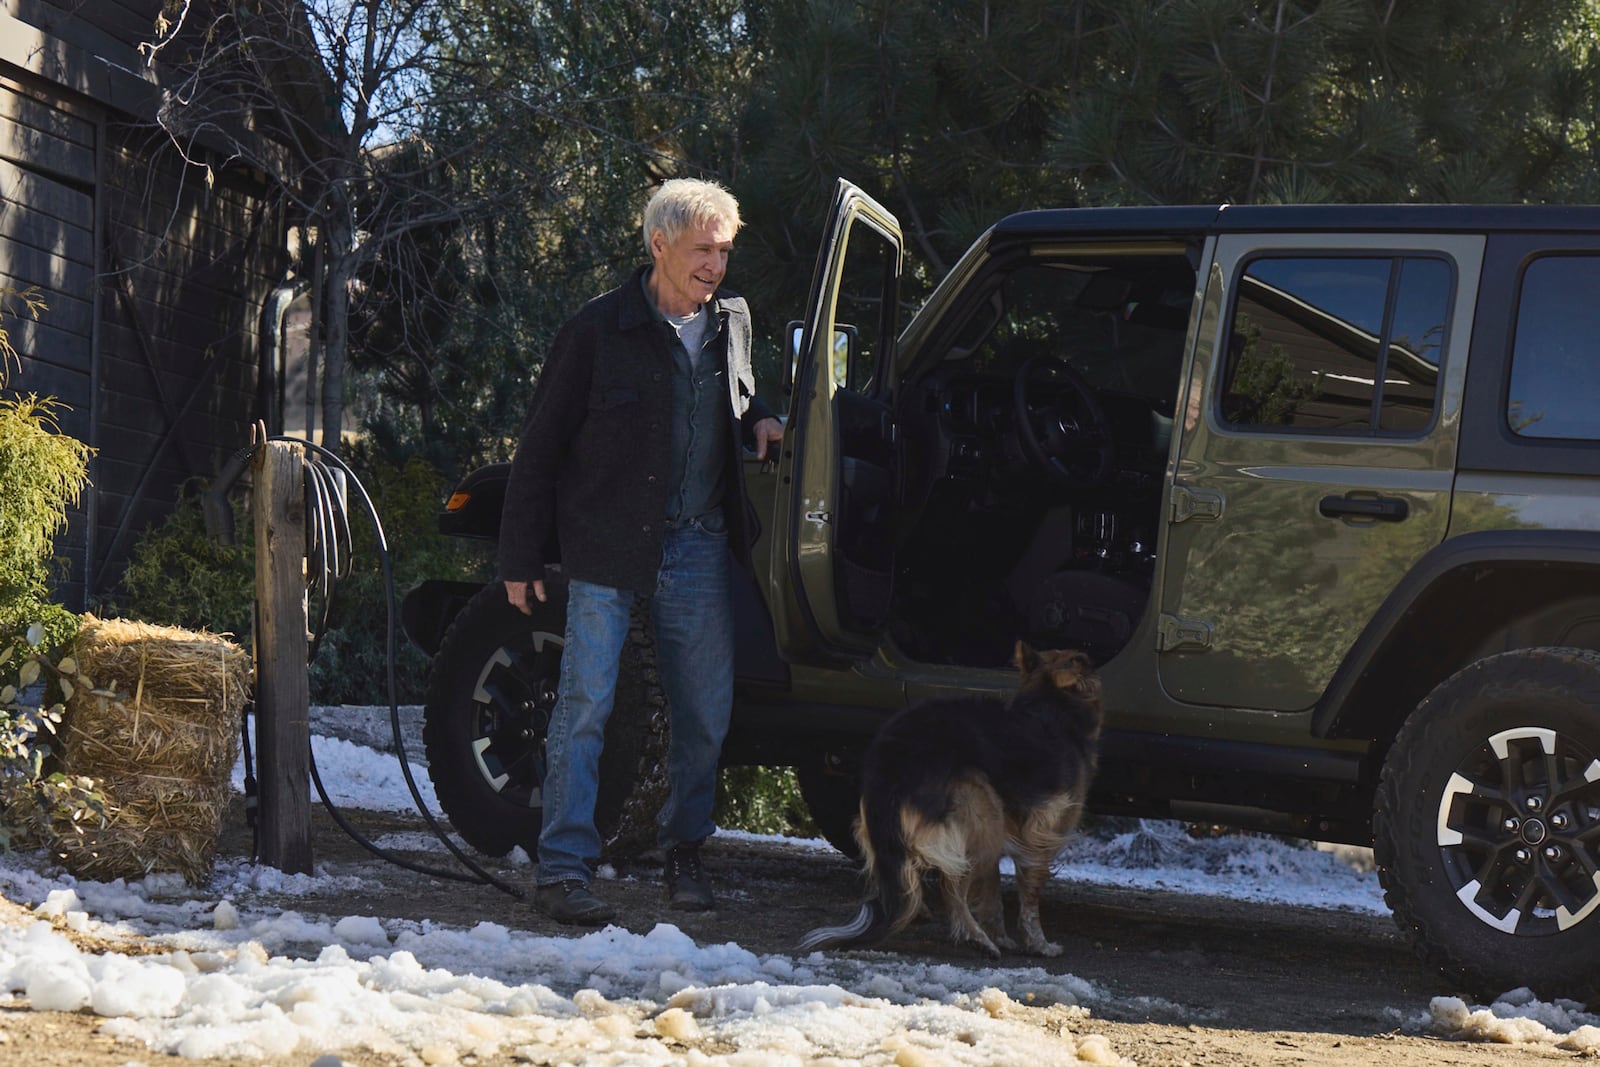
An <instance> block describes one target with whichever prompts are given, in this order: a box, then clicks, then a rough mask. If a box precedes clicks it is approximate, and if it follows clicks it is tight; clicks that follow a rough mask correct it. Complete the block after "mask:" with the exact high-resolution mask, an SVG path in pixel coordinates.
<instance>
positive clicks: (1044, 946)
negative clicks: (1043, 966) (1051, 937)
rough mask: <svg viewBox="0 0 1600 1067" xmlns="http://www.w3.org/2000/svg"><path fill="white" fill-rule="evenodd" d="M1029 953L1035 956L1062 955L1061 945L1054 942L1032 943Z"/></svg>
mask: <svg viewBox="0 0 1600 1067" xmlns="http://www.w3.org/2000/svg"><path fill="white" fill-rule="evenodd" d="M1028 952H1029V953H1031V954H1032V955H1035V956H1052V957H1054V956H1059V955H1061V953H1062V948H1061V946H1060V945H1058V944H1056V943H1055V942H1054V941H1030V942H1028Z"/></svg>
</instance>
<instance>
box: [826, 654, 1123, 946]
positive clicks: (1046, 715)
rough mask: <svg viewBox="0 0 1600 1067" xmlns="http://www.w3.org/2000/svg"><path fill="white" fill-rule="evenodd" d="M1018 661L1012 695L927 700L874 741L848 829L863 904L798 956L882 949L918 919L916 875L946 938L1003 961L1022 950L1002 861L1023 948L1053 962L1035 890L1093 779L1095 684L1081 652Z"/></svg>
mask: <svg viewBox="0 0 1600 1067" xmlns="http://www.w3.org/2000/svg"><path fill="white" fill-rule="evenodd" d="M1015 662H1016V665H1017V668H1018V669H1019V670H1020V671H1021V672H1022V685H1021V688H1020V689H1018V690H1017V692H1016V693H1015V694H1014V695H1013V696H1012V697H1011V699H1010V700H1008V701H1001V700H999V699H982V698H972V699H948V700H932V701H928V702H925V703H922V704H918V705H916V706H913V707H910V708H907V709H906V710H905V711H902V712H900V713H899V714H898V715H896V716H894V717H893V718H891V719H890V720H889V721H888V722H887V723H885V724H884V726H883V728H882V729H881V730H880V731H879V732H878V735H877V737H876V738H874V739H873V742H872V745H871V747H869V748H868V750H867V754H866V758H865V761H864V764H863V767H862V779H861V814H860V818H859V819H858V820H857V822H856V827H855V834H856V841H857V843H859V844H860V846H861V854H862V857H863V858H864V860H865V866H866V877H867V886H868V893H869V896H868V899H867V901H866V902H865V903H864V904H862V906H861V910H860V911H859V912H857V914H856V917H855V918H854V919H853V920H852V921H851V922H849V923H847V924H846V925H843V926H825V927H820V928H818V929H816V930H812V931H811V932H810V933H808V934H807V935H806V936H805V937H804V938H803V939H802V940H801V942H800V945H799V946H798V947H799V951H801V952H809V951H811V950H813V949H818V948H829V947H842V946H858V947H859V946H865V945H873V944H877V943H878V942H880V941H882V940H883V939H884V938H885V937H887V936H888V935H889V934H891V933H894V932H895V931H898V930H900V929H901V928H903V927H904V926H905V925H906V924H907V923H909V922H910V921H911V920H912V919H913V918H915V917H916V916H917V914H918V913H919V912H921V911H922V910H923V908H924V905H923V901H922V893H923V879H924V876H925V875H928V874H937V876H938V881H939V885H940V893H941V896H942V897H943V902H944V908H945V912H946V914H947V916H948V918H949V923H950V936H951V940H953V941H954V942H956V943H957V944H962V943H964V942H971V943H973V944H975V945H976V946H977V947H978V948H980V949H981V950H982V951H984V952H986V953H988V954H989V955H990V956H999V955H1000V950H1001V948H1002V947H1004V948H1008V949H1014V948H1016V947H1017V945H1016V942H1014V941H1013V940H1012V939H1011V938H1010V937H1008V936H1007V935H1006V930H1005V921H1004V915H1003V909H1002V905H1001V901H1000V868H999V863H1000V857H1001V856H1002V855H1009V856H1010V857H1011V858H1012V861H1013V862H1014V863H1015V865H1016V869H1017V898H1018V916H1017V918H1018V926H1019V930H1020V933H1021V935H1022V947H1023V949H1024V950H1025V951H1027V952H1030V953H1033V954H1035V955H1040V956H1056V955H1059V954H1060V953H1061V946H1060V945H1058V944H1054V943H1052V942H1050V941H1048V940H1046V938H1045V936H1044V931H1043V929H1042V928H1041V927H1040V925H1039V895H1040V893H1041V891H1042V890H1043V888H1044V883H1045V881H1046V880H1047V879H1048V878H1049V876H1050V866H1051V864H1052V863H1053V862H1054V861H1055V858H1056V856H1057V855H1058V854H1059V853H1060V851H1061V848H1062V846H1063V845H1065V844H1066V841H1067V838H1068V837H1069V836H1070V835H1071V834H1072V831H1073V830H1074V829H1075V828H1076V827H1077V825H1078V817H1079V816H1080V814H1081V813H1082V810H1083V802H1084V798H1085V796H1086V795H1087V794H1088V790H1089V782H1090V779H1091V778H1092V777H1093V775H1094V769H1095V756H1096V745H1097V742H1098V740H1099V736H1100V722H1101V706H1100V680H1099V678H1098V677H1096V675H1095V674H1094V671H1093V668H1092V665H1091V663H1090V661H1089V658H1088V657H1087V656H1086V655H1084V654H1083V653H1082V652H1075V651H1055V652H1035V651H1034V650H1033V649H1031V648H1029V647H1028V646H1027V645H1026V644H1025V643H1023V642H1021V641H1018V642H1017V646H1016V655H1015ZM974 912H976V914H974Z"/></svg>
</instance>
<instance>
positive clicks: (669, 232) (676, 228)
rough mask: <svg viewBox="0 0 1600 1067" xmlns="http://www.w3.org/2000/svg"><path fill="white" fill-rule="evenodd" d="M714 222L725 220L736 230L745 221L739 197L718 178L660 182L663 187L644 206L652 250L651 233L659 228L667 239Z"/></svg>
mask: <svg viewBox="0 0 1600 1067" xmlns="http://www.w3.org/2000/svg"><path fill="white" fill-rule="evenodd" d="M713 222H726V223H727V224H728V225H729V226H730V227H732V229H733V232H734V233H736V234H737V233H738V232H739V227H740V226H743V225H744V220H743V219H741V218H739V201H737V200H735V199H734V198H733V194H732V193H730V192H728V190H726V189H724V188H723V187H722V186H720V185H718V184H717V183H716V182H708V181H703V180H702V179H700V178H673V179H672V180H671V181H666V182H662V183H661V188H659V189H657V190H656V191H655V194H654V195H653V196H651V197H650V202H649V203H648V204H646V205H645V206H644V247H645V251H646V252H648V251H649V250H650V235H651V234H652V233H654V232H655V231H656V230H660V231H661V235H662V236H663V237H665V238H666V239H667V242H668V243H669V244H670V243H671V242H673V241H675V240H677V238H678V235H679V234H681V233H683V231H685V230H687V229H689V228H690V227H695V226H706V225H709V224H710V223H713Z"/></svg>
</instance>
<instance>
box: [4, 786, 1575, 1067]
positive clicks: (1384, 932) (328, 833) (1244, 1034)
mask: <svg viewBox="0 0 1600 1067" xmlns="http://www.w3.org/2000/svg"><path fill="white" fill-rule="evenodd" d="M316 815H317V823H316V827H317V828H316V836H315V838H314V851H315V856H316V861H317V863H318V864H319V865H322V864H327V865H329V867H330V868H331V869H333V870H335V871H336V872H338V873H357V871H356V869H355V868H356V865H361V867H362V871H361V872H360V873H365V874H366V875H367V876H369V877H372V878H381V879H382V882H383V884H384V886H385V887H386V889H385V891H384V892H382V893H381V894H377V893H375V894H371V895H368V896H365V897H363V898H361V899H358V900H352V899H350V898H349V897H348V896H347V895H340V896H336V897H335V896H330V897H329V898H327V899H318V898H316V897H315V896H310V897H308V896H297V897H295V898H294V899H293V901H292V902H291V901H285V906H286V907H292V908H294V909H296V910H298V911H300V912H301V913H302V914H310V913H317V912H321V913H324V914H329V915H343V914H352V913H354V914H362V915H374V916H383V917H388V916H393V917H407V918H415V919H421V918H431V919H433V920H435V921H437V922H443V923H451V924H462V925H470V924H472V923H475V922H478V921H480V920H491V921H494V922H497V923H501V924H504V925H506V926H510V927H515V928H521V929H526V930H532V931H535V932H540V933H545V932H547V933H549V934H552V935H556V934H569V933H573V931H571V930H569V929H567V928H564V927H560V926H557V925H556V924H554V923H551V922H550V921H548V920H546V919H545V918H544V917H542V916H540V915H539V914H537V913H536V912H535V911H534V910H533V909H532V907H531V906H530V905H529V904H528V903H526V902H524V901H519V900H516V899H514V898H512V897H511V896H508V895H506V894H504V893H502V892H500V891H498V890H496V889H494V888H490V887H484V886H475V885H457V884H452V883H446V882H442V881H439V880H436V879H434V878H431V877H428V876H425V875H420V874H414V873H410V872H406V871H403V870H400V869H398V868H394V867H390V866H388V865H385V864H382V863H381V861H378V860H375V859H372V858H371V857H370V856H368V854H367V853H365V852H364V851H362V850H361V849H360V848H359V847H357V846H356V845H355V844H354V843H352V842H351V841H350V840H349V839H348V838H347V837H346V836H345V835H344V834H343V833H342V832H341V831H339V830H338V829H337V828H336V827H335V826H334V825H333V824H332V823H331V822H329V821H328V820H327V819H326V817H325V816H324V815H323V814H322V812H321V809H320V808H318V809H317V811H316ZM353 818H354V819H355V820H356V822H357V825H358V826H360V827H361V829H362V830H363V831H364V832H366V833H368V834H370V835H374V836H375V835H378V834H382V833H385V832H390V831H398V830H413V829H416V828H417V827H418V825H419V822H418V821H417V820H412V819H409V818H406V817H400V816H393V817H391V816H374V815H370V814H367V813H357V814H356V815H354V816H353ZM248 846H249V842H248V836H247V835H246V833H245V832H244V829H243V826H242V820H241V819H237V818H230V820H229V828H228V831H227V835H226V837H225V839H224V842H223V846H222V848H223V852H224V853H225V854H232V855H244V854H247V853H248ZM426 859H427V860H428V862H432V863H439V862H440V860H439V858H438V857H437V856H430V857H426ZM705 861H706V867H707V870H708V873H709V874H710V875H711V876H712V878H713V880H714V882H715V884H716V885H717V887H718V889H719V893H720V906H719V908H718V909H717V910H716V911H714V912H710V913H705V914H698V915H697V914H684V913H675V912H670V911H668V910H667V908H666V907H665V900H664V895H663V891H662V889H661V887H660V884H659V877H660V867H659V863H655V862H651V860H650V859H649V858H646V859H643V860H640V861H637V862H635V863H631V864H627V865H623V866H621V867H619V868H618V870H617V877H616V879H614V880H610V881H604V882H601V883H599V884H598V885H597V889H599V890H600V891H601V892H602V893H603V895H604V896H605V897H606V898H607V899H608V900H610V901H612V902H613V903H614V904H615V905H616V906H617V907H618V909H619V917H620V921H621V924H622V925H624V926H626V927H628V928H629V929H631V930H634V931H638V932H644V931H647V930H649V929H650V928H652V927H653V926H654V925H655V924H656V923H657V922H661V921H667V922H672V923H674V924H675V925H677V926H678V927H679V928H680V929H682V930H684V931H685V932H686V933H688V934H689V935H690V936H692V937H694V938H695V939H696V940H697V941H699V942H701V943H702V944H707V943H721V942H725V941H736V942H737V943H738V944H740V945H742V946H743V947H745V948H747V949H749V950H751V951H753V952H756V953H773V952H786V951H788V950H789V949H790V947H791V946H792V945H793V944H794V943H795V941H796V940H797V939H798V937H799V936H800V935H801V934H802V933H804V932H805V931H806V930H808V929H810V928H812V927H813V926H817V925H820V924H822V923H824V922H833V921H838V920H841V919H843V918H846V917H848V916H849V915H850V914H851V912H852V911H853V907H854V901H855V894H856V892H857V880H856V875H855V870H854V867H853V866H852V864H851V863H850V861H848V860H847V859H846V858H845V857H843V856H841V855H839V854H837V853H832V852H818V851H816V850H813V849H799V848H796V847H794V846H791V845H785V844H783V843H781V842H777V841H772V840H755V841H743V840H740V841H728V840H724V839H718V840H716V841H714V842H712V843H711V844H710V845H708V846H707V850H706V853H705ZM495 870H496V873H500V874H503V875H504V877H506V878H507V879H508V880H509V881H512V882H513V883H516V884H519V885H527V886H529V888H530V891H531V884H530V883H531V878H530V874H531V871H530V869H529V868H526V867H524V868H521V869H509V868H495ZM1043 919H1044V927H1045V930H1046V932H1047V933H1049V934H1050V935H1051V936H1052V937H1054V938H1056V939H1057V940H1060V941H1061V942H1062V943H1063V944H1064V945H1065V948H1066V951H1065V953H1064V954H1063V955H1062V956H1061V957H1059V958H1058V959H1054V960H1037V959H1034V958H1031V957H1023V956H1014V957H1007V958H1006V959H1005V960H1004V961H1002V965H1004V966H1035V965H1039V966H1043V967H1045V968H1046V969H1048V970H1050V971H1052V972H1058V973H1059V972H1069V973H1071V974H1075V975H1077V976H1079V977H1080V978H1084V979H1087V980H1089V981H1091V982H1093V983H1095V984H1096V985H1097V986H1100V987H1102V988H1104V989H1107V990H1109V991H1111V993H1112V994H1113V996H1112V997H1111V998H1110V1000H1109V1002H1107V1003H1101V1004H1095V1005H1092V1006H1091V1010H1092V1012H1093V1016H1094V1018H1093V1019H1092V1020H1089V1021H1088V1022H1087V1023H1085V1022H1084V1021H1082V1020H1071V1019H1069V1018H1068V1017H1067V1013H1064V1012H1062V1011H1060V1010H1050V1009H1039V1010H1037V1011H1036V1012H1035V1014H1036V1016H1037V1019H1038V1023H1039V1025H1040V1026H1041V1027H1045V1028H1066V1029H1070V1030H1072V1031H1074V1032H1079V1033H1083V1032H1095V1033H1101V1034H1104V1035H1105V1036H1106V1037H1107V1038H1108V1039H1109V1041H1110V1044H1111V1047H1112V1048H1113V1049H1114V1050H1115V1051H1116V1052H1117V1053H1118V1054H1120V1055H1122V1056H1124V1057H1127V1058H1128V1059H1131V1060H1133V1061H1134V1062H1135V1063H1137V1064H1139V1065H1140V1067H1201V1065H1223V1064H1227V1065H1240V1067H1269V1065H1270V1067H1277V1065H1293V1064H1315V1065H1321V1064H1328V1065H1334V1067H1340V1065H1351V1067H1355V1065H1363V1067H1364V1065H1367V1064H1372V1063H1376V1062H1383V1063H1384V1064H1386V1065H1391V1067H1434V1065H1441V1067H1442V1065H1446V1064H1449V1065H1493V1067H1509V1065H1512V1064H1518V1065H1525V1064H1537V1063H1544V1062H1556V1061H1565V1060H1571V1059H1575V1058H1580V1057H1579V1056H1578V1055H1577V1054H1575V1053H1571V1052H1562V1051H1556V1050H1541V1049H1537V1048H1529V1047H1526V1046H1520V1047H1507V1046H1502V1045H1492V1044H1477V1043H1468V1042H1463V1041H1451V1040H1442V1039H1438V1038H1433V1037H1424V1036H1418V1035H1415V1034H1408V1033H1402V1032H1400V1026H1401V1022H1402V1019H1403V1018H1408V1017H1410V1016H1412V1015H1414V1014H1416V1013H1418V1012H1421V1011H1423V1010H1425V1009H1426V1007H1427V1005H1428V1001H1429V999H1430V998H1431V997H1432V996H1435V995H1437V994H1441V993H1449V992H1452V991H1451V990H1449V989H1448V988H1446V987H1445V985H1444V984H1443V983H1442V981H1441V980H1439V979H1437V978H1436V977H1435V976H1434V975H1432V974H1431V973H1430V972H1428V971H1427V970H1425V969H1424V968H1423V967H1422V965H1421V964H1419V963H1418V962H1417V961H1416V960H1414V959H1413V958H1412V956H1411V955H1410V953H1409V951H1408V949H1407V947H1406V946H1405V945H1404V944H1403V943H1402V942H1401V940H1400V938H1399V936H1398V934H1397V933H1396V931H1395V929H1394V927H1393V925H1392V924H1391V922H1390V921H1389V920H1388V918H1387V917H1383V916H1370V915H1353V914H1345V913H1335V912H1324V911H1317V910H1312V909H1305V908H1292V907H1285V906H1280V905H1270V906H1268V905H1255V904H1246V903H1241V902H1237V901H1227V900H1216V899H1209V898H1201V897H1190V896H1183V895H1178V894H1170V893H1157V892H1142V891H1128V890H1118V889H1105V888H1099V887H1093V886H1082V885H1072V884H1065V883H1060V882H1057V883H1053V884H1052V885H1051V887H1050V889H1049V891H1048V895H1047V897H1046V900H1045V906H1044V911H1043ZM935 933H936V932H935V930H934V929H933V927H932V926H931V925H923V926H918V927H914V928H913V929H912V930H911V931H909V932H908V933H907V934H906V935H904V936H902V937H901V938H899V939H897V940H896V941H895V942H894V943H893V948H894V949H895V950H897V951H899V952H901V953H905V954H907V955H910V956H915V957H920V958H922V959H924V960H929V961H947V962H956V963H961V964H972V965H981V964H984V963H985V961H983V960H980V959H979V958H977V957H976V956H975V955H973V954H972V953H971V952H969V951H963V950H957V949H954V948H952V947H951V946H949V945H948V944H945V943H943V942H941V941H940V940H938V939H937V937H936V936H935ZM98 1023H99V1020H98V1019H97V1018H95V1017H94V1016H92V1015H87V1014H77V1015H71V1014H61V1013H49V1012H30V1011H27V1010H24V1009H18V1008H11V1009H0V1062H6V1063H28V1064H31V1065H37V1067H122V1065H126V1064H129V1063H145V1064H153V1063H156V1062H161V1061H168V1062H173V1061H170V1060H168V1057H165V1056H159V1055H155V1054H151V1053H148V1052H146V1051H145V1050H143V1049H140V1048H136V1047H131V1046H128V1045H121V1044H117V1043H115V1042H113V1041H111V1040H110V1039H108V1038H106V1037H103V1036H101V1035H99V1034H97V1033H96V1027H97V1026H98ZM206 1062H212V1061H206ZM286 1062H294V1063H299V1062H301V1061H299V1060H291V1061H286ZM344 1062H346V1063H347V1064H361V1065H372V1067H376V1065H377V1064H379V1063H380V1062H381V1061H378V1060H372V1059H368V1058H365V1057H361V1056H346V1057H345V1060H344Z"/></svg>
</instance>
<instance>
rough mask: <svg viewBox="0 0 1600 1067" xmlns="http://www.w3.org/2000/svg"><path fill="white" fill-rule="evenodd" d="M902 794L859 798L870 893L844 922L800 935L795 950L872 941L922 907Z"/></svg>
mask: <svg viewBox="0 0 1600 1067" xmlns="http://www.w3.org/2000/svg"><path fill="white" fill-rule="evenodd" d="M900 808H901V802H900V798H899V797H897V796H894V795H888V796H885V795H883V794H874V793H872V792H868V793H867V794H865V795H863V796H862V798H861V818H860V820H859V821H858V822H857V823H856V843H857V844H858V845H860V846H861V857H862V861H863V864H864V866H865V868H866V876H867V888H868V891H869V892H870V893H871V894H872V895H871V896H870V897H868V899H867V900H866V901H865V902H864V903H863V904H862V905H861V908H860V910H859V911H857V912H856V915H855V918H853V919H851V920H850V921H849V922H848V923H845V924H844V925H842V926H819V927H817V928H816V929H815V930H812V931H811V932H810V933H808V934H806V935H805V937H803V938H801V939H800V944H799V945H798V946H797V951H800V952H811V951H813V950H815V949H819V948H845V947H855V948H862V947H866V946H868V945H876V944H877V943H878V942H880V941H882V940H883V939H884V938H885V937H888V936H889V934H891V933H893V932H894V931H896V930H898V929H900V928H901V927H903V926H905V925H906V924H907V923H909V922H910V921H911V920H912V919H913V918H915V917H916V915H917V913H918V912H919V911H920V910H921V909H922V869H921V867H920V866H918V865H917V864H914V863H912V862H911V861H910V856H909V850H908V849H907V847H906V839H905V826H904V824H903V822H902V817H901V811H900Z"/></svg>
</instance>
